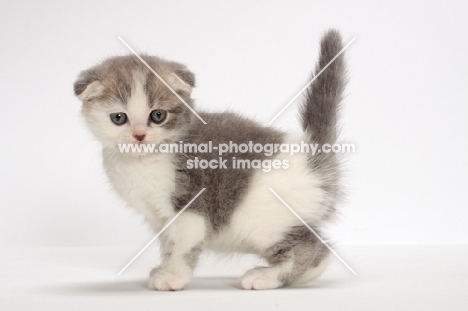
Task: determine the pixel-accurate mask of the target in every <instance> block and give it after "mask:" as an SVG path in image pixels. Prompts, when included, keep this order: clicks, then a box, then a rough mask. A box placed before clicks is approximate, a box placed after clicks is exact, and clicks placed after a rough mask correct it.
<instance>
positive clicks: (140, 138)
mask: <svg viewBox="0 0 468 311" xmlns="http://www.w3.org/2000/svg"><path fill="white" fill-rule="evenodd" d="M133 137H135V138H136V139H137V140H138V141H143V139H145V137H146V135H145V134H143V135H136V134H135V135H133Z"/></svg>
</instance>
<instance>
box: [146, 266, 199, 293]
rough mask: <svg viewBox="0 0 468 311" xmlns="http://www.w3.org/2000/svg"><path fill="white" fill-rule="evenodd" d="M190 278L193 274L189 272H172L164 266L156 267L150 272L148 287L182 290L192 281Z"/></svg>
mask: <svg viewBox="0 0 468 311" xmlns="http://www.w3.org/2000/svg"><path fill="white" fill-rule="evenodd" d="M190 278H191V275H190V274H187V273H172V272H168V271H165V270H163V269H162V268H154V269H153V270H152V271H151V274H150V278H149V281H148V287H149V288H150V289H153V290H164V291H176V290H181V289H184V287H185V286H186V285H187V284H188V283H189V282H190Z"/></svg>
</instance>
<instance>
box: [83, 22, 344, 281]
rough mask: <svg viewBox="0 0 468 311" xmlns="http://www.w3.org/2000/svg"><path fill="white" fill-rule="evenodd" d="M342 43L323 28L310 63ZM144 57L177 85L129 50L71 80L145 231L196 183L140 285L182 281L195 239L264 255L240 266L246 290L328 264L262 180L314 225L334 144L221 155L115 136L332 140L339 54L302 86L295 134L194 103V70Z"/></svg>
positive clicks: (331, 203)
mask: <svg viewBox="0 0 468 311" xmlns="http://www.w3.org/2000/svg"><path fill="white" fill-rule="evenodd" d="M341 49H342V40H341V37H340V35H339V34H338V32H337V31H334V30H331V31H328V32H327V33H326V34H325V35H324V37H323V38H322V41H321V48H320V56H319V61H318V63H317V68H316V69H315V73H318V72H319V71H320V70H321V69H322V68H324V67H325V66H326V64H327V63H328V62H329V61H330V60H332V58H333V57H334V56H336V55H337V54H338V52H339V51H340V50H341ZM142 58H143V59H144V61H146V62H147V64H149V66H151V68H152V69H153V70H154V71H155V72H157V73H158V74H159V76H160V77H161V78H162V79H163V80H164V81H165V82H166V83H167V84H168V85H169V86H170V87H171V88H172V89H173V90H174V92H175V93H176V94H177V95H176V94H174V93H173V92H172V91H171V90H170V89H169V88H168V87H167V86H166V85H164V83H163V82H162V81H160V80H159V79H158V77H157V76H155V74H154V73H152V72H151V71H150V70H149V69H148V68H147V67H146V66H145V65H144V64H143V63H142V62H141V61H140V60H139V59H138V58H137V57H136V56H133V55H129V56H117V57H111V58H109V59H107V60H105V61H104V62H102V63H101V64H99V65H97V66H95V67H92V68H90V69H88V70H85V71H83V72H81V74H80V75H79V77H78V79H77V81H76V82H75V84H74V91H75V94H76V96H77V97H78V98H79V99H80V100H81V101H82V103H83V105H82V114H83V116H84V118H85V120H86V122H87V125H88V126H89V128H90V130H91V132H92V133H93V134H94V135H95V137H96V138H97V139H98V140H99V141H100V142H101V143H102V148H103V149H102V150H103V152H102V153H103V164H104V168H105V171H106V173H107V175H108V177H109V179H110V181H111V183H112V184H113V186H114V187H115V189H116V191H117V192H118V193H119V194H120V196H121V197H122V198H123V199H124V200H125V201H126V202H127V203H128V204H129V205H130V206H132V207H133V208H135V209H137V210H138V211H139V212H141V213H143V214H144V215H145V217H146V219H147V220H148V222H149V223H150V224H151V225H152V227H153V228H154V230H155V232H159V230H161V228H162V227H163V226H164V225H165V224H167V223H168V222H169V221H171V220H172V219H173V217H174V216H175V215H176V214H177V213H178V212H179V211H180V210H181V209H183V208H184V207H185V206H187V204H188V203H189V202H190V201H191V200H192V199H193V198H194V197H195V196H196V195H197V194H198V193H199V192H200V191H201V190H202V189H203V188H205V191H204V192H203V193H201V194H200V195H199V197H197V198H196V199H195V200H194V201H193V202H192V203H191V204H190V205H189V207H188V208H187V209H186V210H185V211H184V212H183V213H181V214H180V216H179V217H178V218H177V219H176V220H175V221H174V222H173V223H172V224H171V225H170V226H169V227H168V228H167V230H165V231H164V233H163V234H162V235H161V247H162V259H161V264H160V265H159V266H158V267H156V268H154V269H153V270H152V271H151V274H150V278H149V283H148V284H149V287H150V288H151V289H156V290H180V289H183V288H184V287H185V286H186V285H187V284H188V283H189V281H190V279H191V277H192V273H193V270H194V269H195V267H196V264H197V260H198V258H199V256H200V253H201V252H202V251H203V250H204V249H210V250H215V251H219V252H228V253H233V252H236V253H248V254H256V255H258V256H261V257H263V258H264V259H266V261H267V262H268V264H269V265H268V266H266V267H255V268H253V269H251V270H249V271H247V272H246V273H245V275H244V276H243V277H242V279H241V286H242V287H243V288H245V289H271V288H277V287H282V286H287V285H290V284H296V283H303V282H308V281H311V280H313V279H315V278H316V277H318V276H319V275H320V274H321V273H322V271H323V270H324V269H325V268H326V266H327V261H328V257H329V250H328V249H327V248H326V247H325V246H324V245H323V244H322V243H321V242H320V240H319V239H318V238H317V237H316V236H315V235H314V234H313V233H312V232H311V231H310V230H309V229H307V228H306V227H305V226H304V225H303V224H302V223H301V222H300V221H299V220H298V218H296V217H295V216H294V215H293V214H292V213H291V211H290V210H288V208H286V207H285V205H284V204H283V203H282V202H281V201H280V200H279V199H278V198H277V197H276V196H274V195H273V194H272V192H270V191H269V188H271V189H274V191H276V193H277V194H278V195H279V196H280V197H281V198H282V199H283V200H284V201H285V202H287V203H288V204H289V206H291V207H292V208H293V209H294V210H295V211H296V212H297V213H298V214H299V215H300V216H301V217H302V218H303V219H304V220H305V221H306V222H307V223H308V224H309V225H310V226H311V227H312V228H314V230H315V231H316V232H318V233H319V234H321V233H320V232H321V231H320V229H321V228H322V227H323V225H324V223H325V222H326V221H327V220H329V219H330V218H331V217H332V216H333V214H334V212H335V206H336V203H337V200H338V198H339V196H340V184H339V177H340V169H339V165H338V160H337V157H336V156H337V155H336V154H334V153H318V154H315V155H312V154H311V153H296V154H293V155H291V154H290V153H287V152H275V153H274V154H272V155H271V154H266V153H265V152H263V153H261V152H255V151H254V150H250V149H249V150H248V151H246V152H242V151H241V150H238V149H236V148H233V149H232V150H229V151H226V152H225V153H224V154H223V155H222V157H221V158H222V159H220V155H219V151H218V150H212V151H211V152H204V151H202V152H201V151H200V150H198V151H196V150H188V151H187V150H185V151H183V152H145V151H141V150H140V151H136V152H122V150H121V149H120V147H121V146H122V144H127V145H134V146H141V145H153V146H157V147H161V146H163V145H166V146H167V144H168V143H173V144H182V143H184V144H185V143H189V144H199V145H201V144H206V143H207V142H210V144H212V146H219V145H222V144H227V145H228V144H231V146H233V145H237V146H240V145H241V144H246V145H248V144H249V143H250V144H260V145H267V144H270V146H279V145H281V144H285V143H298V144H299V143H301V142H302V143H304V142H307V143H314V144H318V145H319V146H321V145H323V144H326V143H329V144H333V143H335V142H336V139H337V131H338V130H337V113H338V109H339V105H340V101H341V99H342V93H343V90H344V85H345V78H344V71H345V65H344V60H343V56H340V57H338V58H337V59H336V60H335V61H334V62H333V63H332V64H331V65H330V66H329V67H328V68H327V69H326V70H325V71H324V72H323V73H322V74H321V75H320V76H319V77H318V78H317V79H316V80H315V81H314V82H313V83H312V84H311V85H310V87H309V88H308V90H307V91H306V94H305V97H304V100H303V103H302V104H301V125H302V129H303V134H302V135H298V136H291V135H288V134H286V133H285V132H282V131H280V130H277V129H274V128H270V127H266V126H263V125H261V124H258V123H257V122H254V121H252V120H249V119H247V118H245V117H243V116H240V115H237V114H233V113H205V112H202V111H197V110H196V109H195V108H194V107H195V106H194V101H193V100H192V98H191V91H192V89H193V88H194V87H195V77H194V74H193V73H192V72H190V71H189V70H188V69H187V67H186V66H184V65H182V64H180V63H177V62H171V61H167V60H164V59H161V58H158V57H154V56H149V55H143V56H142ZM184 101H185V103H186V104H188V105H189V106H190V107H191V108H193V109H195V111H197V113H198V115H199V116H200V117H201V118H202V119H203V120H204V121H205V122H206V123H207V124H204V123H203V122H201V120H200V119H199V118H198V117H197V116H196V115H195V114H194V113H193V112H192V111H191V110H190V109H189V108H188V107H187V106H186V105H185V103H184ZM202 160H205V161H206V162H204V163H205V164H206V163H214V164H216V163H217V164H218V165H219V167H217V168H202V167H200V166H198V167H197V166H196V165H195V163H202V162H201V161H202ZM220 160H221V161H223V163H219V162H218V161H220ZM239 160H242V161H244V162H239ZM265 160H267V161H265ZM274 160H278V161H276V162H272V161H274ZM210 161H211V162H210ZM240 163H241V164H240ZM246 163H247V164H246ZM249 163H250V164H249ZM254 163H256V165H254ZM265 163H267V164H268V165H265ZM272 163H276V165H273V164H272ZM260 164H261V166H259V165H260ZM249 165H250V167H249ZM267 166H269V167H270V169H265V168H266V167H267ZM272 166H274V167H272Z"/></svg>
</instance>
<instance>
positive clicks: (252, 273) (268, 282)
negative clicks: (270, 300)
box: [241, 267, 283, 289]
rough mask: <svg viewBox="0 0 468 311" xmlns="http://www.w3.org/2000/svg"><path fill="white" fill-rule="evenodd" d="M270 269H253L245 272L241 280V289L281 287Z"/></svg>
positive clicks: (281, 284)
mask: <svg viewBox="0 0 468 311" xmlns="http://www.w3.org/2000/svg"><path fill="white" fill-rule="evenodd" d="M271 272H272V271H271V268H263V267H262V268H260V267H259V268H254V269H250V270H249V271H247V272H246V273H245V274H244V276H243V277H242V280H241V286H242V288H243V289H273V288H278V287H281V286H283V283H281V282H280V281H278V277H277V275H276V274H274V273H271Z"/></svg>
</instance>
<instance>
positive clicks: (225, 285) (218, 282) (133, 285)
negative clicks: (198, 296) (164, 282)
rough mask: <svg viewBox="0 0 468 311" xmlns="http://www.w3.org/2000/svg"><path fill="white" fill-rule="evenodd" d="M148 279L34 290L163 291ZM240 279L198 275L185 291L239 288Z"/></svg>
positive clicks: (86, 292)
mask: <svg viewBox="0 0 468 311" xmlns="http://www.w3.org/2000/svg"><path fill="white" fill-rule="evenodd" d="M146 282H147V280H146V279H141V280H135V281H119V282H73V283H71V282H70V283H55V284H53V285H51V284H48V285H45V286H43V287H41V288H40V289H37V290H34V291H35V292H40V293H41V294H54V295H72V296H73V295H78V296H80V295H116V294H117V295H125V294H128V295H135V294H148V293H152V292H154V293H163V292H157V291H152V290H150V289H148V287H147V286H146ZM238 283H239V279H238V278H236V277H198V278H194V279H193V280H192V282H191V283H190V284H189V285H188V286H187V288H186V289H185V290H184V291H198V290H210V291H211V290H225V291H228V290H237V289H240V286H239V285H238Z"/></svg>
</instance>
